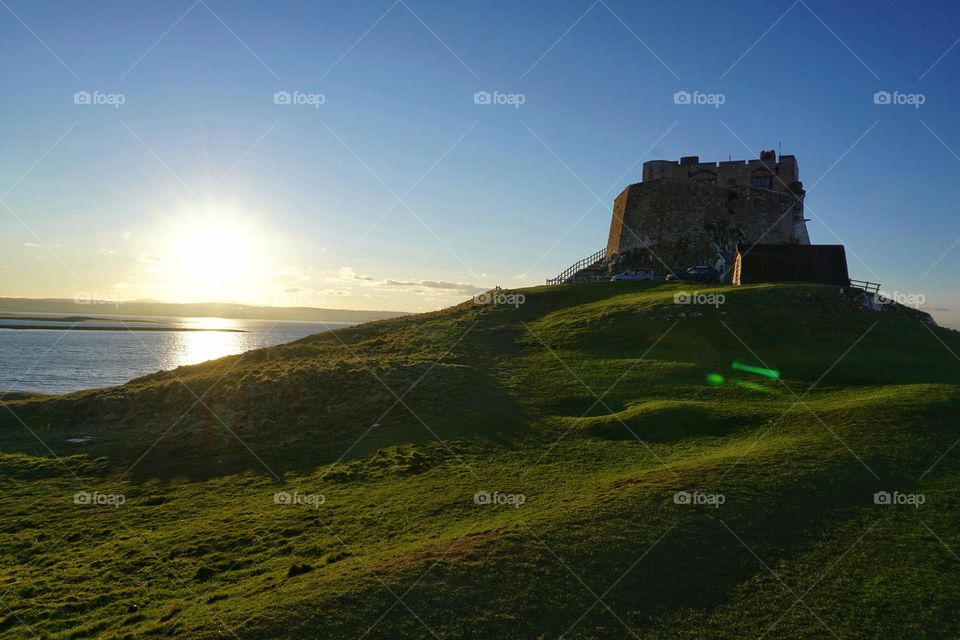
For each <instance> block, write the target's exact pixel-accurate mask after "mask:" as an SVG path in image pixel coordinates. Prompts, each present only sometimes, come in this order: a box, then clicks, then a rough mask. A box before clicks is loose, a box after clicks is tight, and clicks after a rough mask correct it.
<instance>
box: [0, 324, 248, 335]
mask: <svg viewBox="0 0 960 640" xmlns="http://www.w3.org/2000/svg"><path fill="white" fill-rule="evenodd" d="M0 329H11V330H14V331H168V332H187V333H196V332H202V331H211V332H216V333H249V331H247V330H246V329H202V328H199V327H84V326H80V325H77V326H73V327H35V326H25V325H19V324H0Z"/></svg>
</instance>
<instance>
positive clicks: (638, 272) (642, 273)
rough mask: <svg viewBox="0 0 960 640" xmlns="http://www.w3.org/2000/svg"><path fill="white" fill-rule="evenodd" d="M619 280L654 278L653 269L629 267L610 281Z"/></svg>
mask: <svg viewBox="0 0 960 640" xmlns="http://www.w3.org/2000/svg"><path fill="white" fill-rule="evenodd" d="M619 280H653V269H627V270H626V271H624V272H623V273H618V274H617V275H615V276H613V277H612V278H610V282H617V281H619Z"/></svg>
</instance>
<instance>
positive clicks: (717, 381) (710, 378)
mask: <svg viewBox="0 0 960 640" xmlns="http://www.w3.org/2000/svg"><path fill="white" fill-rule="evenodd" d="M724 382H725V380H724V378H723V376H722V375H720V374H719V373H708V374H707V384H709V385H710V386H712V387H719V386H720V385H722V384H723V383H724Z"/></svg>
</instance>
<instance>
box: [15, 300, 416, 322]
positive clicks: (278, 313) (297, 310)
mask: <svg viewBox="0 0 960 640" xmlns="http://www.w3.org/2000/svg"><path fill="white" fill-rule="evenodd" d="M3 312H16V313H29V312H35V313H62V314H69V315H82V316H100V315H112V316H118V315H123V316H151V317H153V316H175V317H183V318H191V317H199V318H208V317H209V318H234V319H247V320H297V321H306V322H369V321H371V320H383V319H385V318H396V317H398V316H403V315H408V314H406V313H404V312H401V311H366V310H359V309H321V308H314V307H264V306H256V305H244V304H235V303H229V302H202V303H188V304H176V303H170V302H156V301H153V300H136V301H132V302H122V303H119V304H102V303H101V304H90V303H87V302H78V301H75V300H69V299H65V298H64V299H60V298H47V299H31V298H0V313H3Z"/></svg>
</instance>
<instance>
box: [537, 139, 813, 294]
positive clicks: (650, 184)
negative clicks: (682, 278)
mask: <svg viewBox="0 0 960 640" xmlns="http://www.w3.org/2000/svg"><path fill="white" fill-rule="evenodd" d="M804 195H805V192H804V190H803V183H802V182H800V168H799V165H798V164H797V159H796V157H794V156H792V155H781V156H780V157H779V159H778V158H777V153H776V151H772V150H771V151H762V152H761V153H760V157H759V158H756V159H753V160H728V161H725V162H700V158H699V157H698V156H685V157H682V158H680V160H679V161H673V160H650V161H648V162H645V163H643V181H642V182H638V183H636V184H631V185H629V186H628V187H626V188H625V189H624V190H623V192H621V193H620V195H618V196H617V198H616V199H615V200H614V202H613V215H612V217H611V220H610V233H609V235H608V237H607V245H606V248H605V249H601V250H600V251H598V252H597V253H595V254H594V255H593V256H590V257H589V258H586V259H584V260H581V261H580V262H578V263H577V264H575V265H573V266H571V267H570V268H569V269H567V271H565V272H564V273H562V274H560V276H558V277H557V278H554V279H552V280H549V281H548V283H560V282H569V281H576V280H585V279H590V278H592V277H600V276H603V275H606V274H610V273H613V272H619V271H620V270H623V269H624V268H649V269H652V270H653V271H654V272H655V273H656V274H658V275H661V276H662V275H666V274H667V273H669V272H670V271H674V270H682V269H686V268H688V267H691V266H694V265H708V266H712V267H716V268H717V269H718V270H719V271H721V272H722V273H729V271H730V267H731V266H732V264H733V261H734V258H735V256H736V253H737V248H738V247H740V246H743V245H752V244H757V243H763V244H765V245H780V244H792V245H809V244H810V236H809V234H808V233H807V220H806V219H805V218H804V211H803V199H804Z"/></svg>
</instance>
